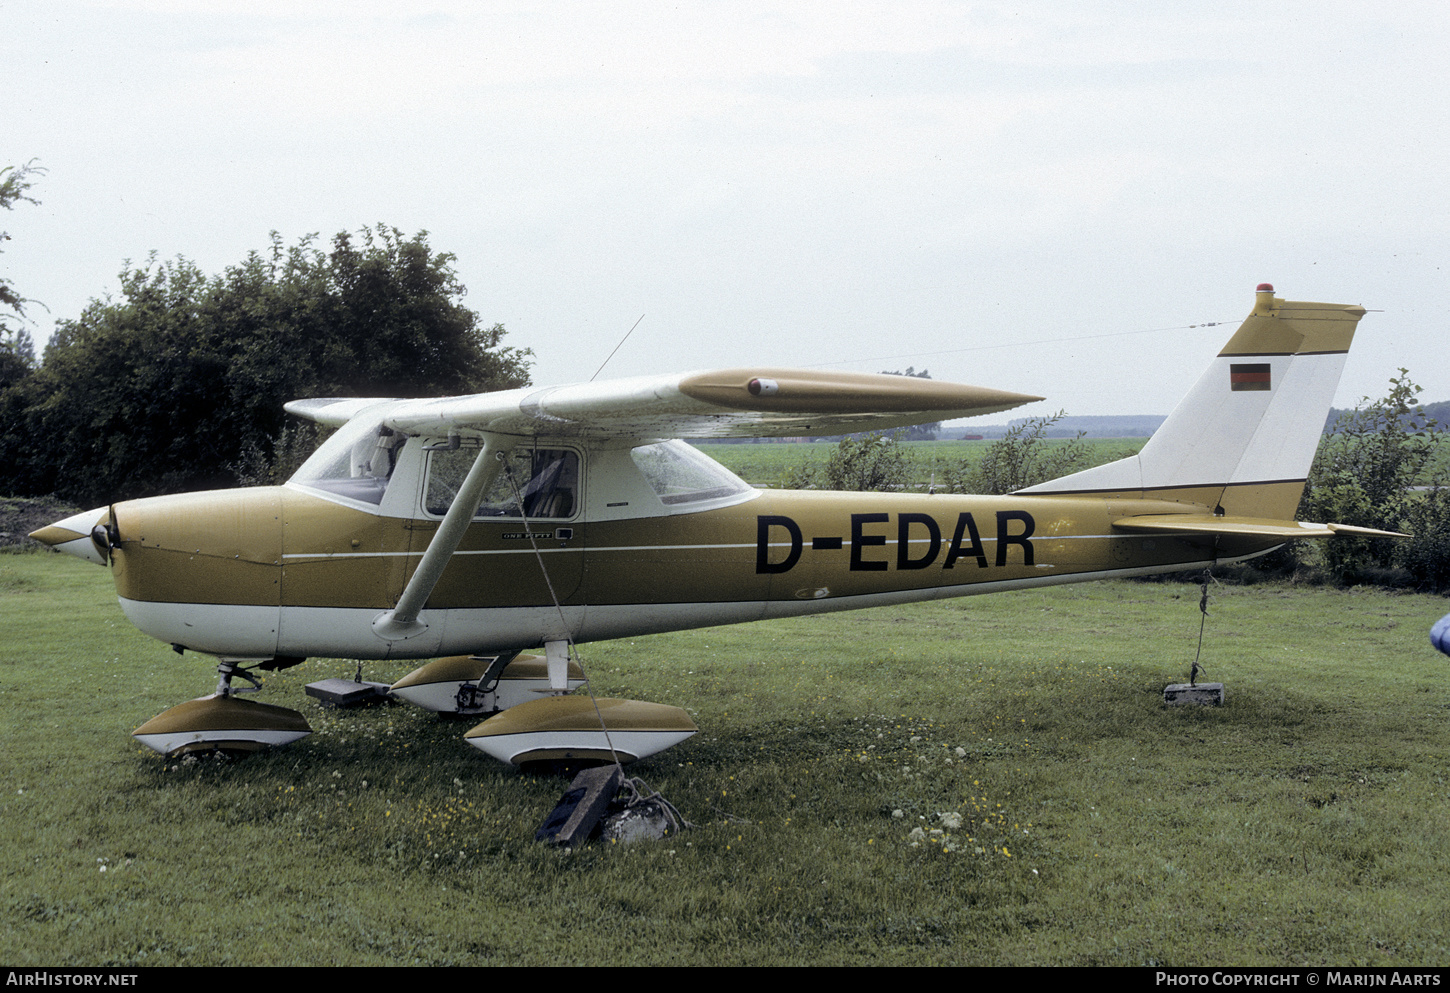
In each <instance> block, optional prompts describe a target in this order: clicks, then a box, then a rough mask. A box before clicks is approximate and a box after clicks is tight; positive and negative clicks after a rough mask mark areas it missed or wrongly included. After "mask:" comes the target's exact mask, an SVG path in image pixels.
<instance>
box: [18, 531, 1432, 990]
mask: <svg viewBox="0 0 1450 993" xmlns="http://www.w3.org/2000/svg"><path fill="white" fill-rule="evenodd" d="M1447 606H1450V601H1447V600H1445V599H1443V598H1439V597H1430V596H1417V595H1404V594H1386V593H1380V592H1374V591H1368V590H1360V589H1355V590H1348V591H1339V590H1331V589H1300V588H1294V587H1290V586H1273V585H1262V586H1254V587H1217V588H1215V589H1214V591H1213V600H1212V602H1211V604H1210V607H1209V610H1210V616H1209V619H1208V627H1207V634H1206V637H1205V639H1204V656H1203V658H1204V661H1205V663H1206V664H1207V665H1208V671H1209V678H1212V679H1217V680H1222V681H1224V682H1225V683H1226V684H1227V685H1228V705H1227V706H1226V707H1224V708H1222V709H1208V710H1199V709H1169V708H1165V707H1164V706H1163V704H1162V702H1161V694H1162V688H1163V685H1164V684H1165V683H1168V682H1174V681H1178V680H1180V679H1181V678H1183V676H1184V674H1185V673H1186V671H1187V668H1188V665H1189V663H1190V661H1191V660H1192V658H1193V656H1194V652H1195V648H1196V645H1197V637H1198V630H1199V612H1198V590H1197V588H1196V587H1193V586H1186V585H1181V584H1173V583H1154V584H1150V583H1103V584H1093V585H1085V586H1069V587H1061V588H1058V589H1051V590H1035V591H1028V592H1023V593H1013V594H1002V595H998V596H984V597H970V598H965V599H961V600H953V601H939V602H936V603H930V604H921V605H917V606H910V607H899V608H881V609H877V610H869V611H856V612H851V613H842V614H834V615H829V616H826V617H817V618H802V619H795V620H783V621H772V622H765V623H758V624H747V625H741V626H737V627H730V628H712V629H705V630H699V631H691V632H681V633H678V634H670V635H658V636H654V637H649V638H635V639H626V640H621V641H614V642H606V643H600V644H593V645H585V646H583V661H584V665H585V667H586V670H587V671H588V673H589V674H590V676H591V678H592V681H593V688H594V690H595V692H597V693H599V694H601V695H609V696H626V697H634V698H639V699H647V700H656V701H660V702H664V703H672V704H677V705H680V706H683V707H685V708H687V709H688V710H689V711H690V713H691V714H692V715H693V716H694V718H695V720H696V722H697V723H698V724H699V725H700V728H701V730H700V733H699V734H697V735H696V736H695V737H694V738H692V739H690V740H689V741H687V742H686V743H684V744H682V745H680V746H678V747H676V748H674V749H671V750H670V751H668V752H665V753H663V754H661V755H659V756H656V757H654V758H653V759H650V760H648V761H646V762H643V763H640V764H638V765H637V766H635V767H632V768H633V771H634V773H635V774H636V775H640V776H643V777H644V778H645V779H646V780H648V782H649V783H650V785H651V786H653V787H655V788H658V789H659V790H661V791H662V792H663V793H664V795H665V796H666V797H668V798H669V799H670V800H672V801H673V802H674V803H675V804H676V805H678V807H679V808H680V810H681V811H682V813H683V814H684V815H685V816H686V817H687V818H688V819H689V820H691V821H692V822H694V824H695V825H697V826H696V827H695V828H693V829H691V830H688V831H686V832H685V833H683V834H681V835H679V836H677V837H671V838H667V839H666V840H664V841H661V842H654V843H642V844H639V845H635V846H629V847H619V846H608V845H599V844H592V845H590V846H588V847H586V848H582V849H580V850H578V851H574V852H572V853H566V852H561V851H556V850H554V849H551V848H548V847H546V846H544V845H542V844H540V843H538V842H535V841H534V840H533V832H534V830H535V829H536V828H537V827H538V825H539V824H540V823H541V822H542V820H543V818H544V816H545V815H546V813H547V812H548V811H549V810H550V808H551V807H552V806H553V805H554V803H555V802H556V801H557V799H558V798H559V795H560V794H561V793H562V792H563V789H564V786H565V783H564V781H562V780H558V779H550V778H540V777H533V776H526V775H521V774H520V773H518V772H516V771H514V770H512V769H510V768H507V767H503V766H500V765H498V764H497V763H495V762H493V761H492V760H490V759H487V758H485V757H483V756H482V755H480V754H479V753H478V752H476V751H475V750H474V749H472V748H470V747H469V746H468V745H467V744H465V743H464V742H463V741H462V739H461V735H462V733H463V731H464V730H465V729H466V728H467V727H468V724H467V723H462V724H459V723H454V722H450V721H445V720H440V719H439V718H437V717H435V716H433V715H431V714H427V713H424V712H422V711H419V710H416V709H413V708H410V707H407V706H405V705H396V706H382V707H376V708H373V709H369V710H363V711H356V712H348V711H325V710H322V709H320V708H319V707H318V705H317V703H316V701H314V700H312V699H310V698H308V697H307V696H306V695H305V694H304V691H303V686H304V684H305V683H307V682H310V681H313V680H316V679H322V678H328V677H334V676H349V677H350V676H351V675H352V673H353V664H352V663H350V662H347V661H345V660H321V659H314V660H312V661H309V662H307V663H306V664H304V665H302V666H299V667H297V668H295V669H290V670H287V671H285V672H281V673H277V674H275V675H272V676H269V677H268V678H267V680H266V689H265V692H264V693H263V695H262V697H263V699H265V700H267V701H268V702H272V703H278V704H282V705H285V706H290V707H294V708H297V709H299V710H301V711H303V712H304V713H305V714H306V715H307V717H308V719H309V720H310V721H311V722H312V726H313V728H314V731H315V733H314V734H313V735H312V736H311V737H310V738H308V739H306V740H304V741H302V742H299V743H298V744H296V745H293V746H291V747H289V748H286V749H282V750H279V751H276V752H273V753H269V754H263V755H259V756H256V757H254V758H250V759H247V760H245V761H241V762H236V763H218V762H211V761H208V762H167V761H163V760H162V759H160V758H159V757H157V756H155V755H153V754H151V753H149V752H147V751H145V750H143V749H141V748H140V747H139V746H137V745H136V744H135V743H134V742H133V741H132V740H131V739H130V737H129V732H130V731H131V730H133V729H134V728H135V727H136V726H137V725H138V724H139V723H141V722H142V721H143V720H145V719H147V718H149V717H150V716H152V715H153V714H155V713H157V712H159V711H161V710H163V709H165V708H167V707H170V706H172V705H174V704H176V703H178V702H180V701H182V700H185V699H188V698H190V697H194V696H197V695H199V694H201V693H205V692H207V691H209V690H210V688H211V685H212V684H213V683H214V682H215V678H216V677H215V673H214V671H213V669H214V666H213V665H212V663H211V662H210V661H209V660H207V659H205V658H199V657H197V656H194V655H191V654H188V655H186V656H185V657H178V656H177V655H175V654H173V653H172V652H171V651H170V649H169V648H167V646H165V645H162V644H159V643H157V642H154V641H151V640H150V639H148V638H146V637H145V636H143V635H141V634H139V633H138V632H137V631H135V630H134V629H133V628H132V627H131V626H130V625H129V624H128V623H127V622H126V621H125V619H124V618H123V617H122V615H121V613H120V611H119V609H118V607H117V605H116V601H115V596H114V591H113V589H112V588H111V586H110V582H109V576H108V575H107V573H106V572H105V570H103V569H100V568H97V567H95V566H92V565H89V564H87V563H84V562H81V561H79V560H76V559H73V558H69V557H66V556H57V555H49V554H32V555H5V556H0V623H3V630H4V637H3V638H0V735H3V741H4V742H5V747H4V748H3V749H0V783H3V784H4V790H3V791H0V864H3V866H4V867H5V869H4V872H3V873H0V961H4V962H6V963H7V964H9V965H10V966H12V967H15V966H19V967H24V966H33V965H118V966H136V965H179V964H189V965H333V964H335V965H354V966H358V965H410V964H420V965H493V964H500V965H561V964H581V965H582V964H593V965H616V964H619V965H622V964H631V965H646V964H670V965H743V964H761V965H778V964H793V965H826V964H831V965H929V964H943V965H1032V964H1044V965H1048V964H1053V965H1125V966H1163V965H1180V966H1182V965H1226V964H1243V965H1263V966H1286V965H1423V966H1441V965H1443V964H1444V963H1445V962H1446V961H1447V960H1450V937H1447V934H1450V928H1447V926H1446V922H1447V920H1450V849H1447V846H1446V845H1445V825H1446V824H1447V823H1450V774H1447V772H1446V770H1447V768H1450V704H1447V700H1446V692H1445V688H1444V686H1445V684H1444V673H1445V665H1446V663H1447V660H1446V659H1445V658H1443V657H1442V656H1439V655H1437V654H1436V653H1435V652H1434V651H1433V650H1432V649H1431V648H1430V646H1429V645H1428V643H1427V638H1426V632H1427V630H1428V628H1429V626H1430V624H1431V623H1432V622H1433V621H1434V620H1435V619H1436V618H1438V617H1439V616H1440V615H1441V614H1442V613H1444V612H1445V611H1446V609H1447ZM412 665H413V663H408V662H394V663H370V664H369V665H368V666H367V667H366V669H365V675H366V676H367V677H369V678H373V679H383V680H392V679H396V678H397V677H399V676H401V675H402V674H403V673H405V672H407V671H408V670H409V669H410V668H411V667H412Z"/></svg>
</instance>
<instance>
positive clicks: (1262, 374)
mask: <svg viewBox="0 0 1450 993" xmlns="http://www.w3.org/2000/svg"><path fill="white" fill-rule="evenodd" d="M1228 381H1229V389H1230V390H1232V391H1233V392H1235V393H1237V392H1239V391H1240V390H1267V389H1269V363H1267V362H1235V363H1233V364H1231V365H1230V366H1229V368H1228Z"/></svg>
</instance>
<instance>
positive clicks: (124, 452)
mask: <svg viewBox="0 0 1450 993" xmlns="http://www.w3.org/2000/svg"><path fill="white" fill-rule="evenodd" d="M453 265H454V257H453V256H452V255H450V254H448V253H443V252H435V251H433V249H432V248H431V247H430V246H429V244H428V236H427V233H426V232H419V233H418V234H416V235H414V236H413V237H411V238H409V237H405V236H404V235H403V234H402V233H401V232H399V231H398V230H397V229H395V228H390V227H386V226H384V225H378V226H377V227H374V228H370V229H364V230H362V231H359V232H357V233H355V234H354V233H351V232H346V231H344V232H340V233H339V234H337V235H335V236H334V237H333V238H332V240H331V242H330V244H329V245H327V247H326V248H324V247H322V246H320V245H319V244H318V242H317V239H316V237H315V236H309V237H305V238H302V239H301V240H300V241H298V242H297V243H296V244H293V245H290V246H289V245H286V244H284V243H283V241H282V239H281V238H280V236H278V235H277V234H275V233H273V235H272V239H271V244H270V246H269V247H268V248H267V249H266V250H265V251H260V252H252V253H250V254H249V255H248V256H247V257H246V259H245V260H243V261H242V262H241V263H239V264H237V265H234V266H231V267H229V268H227V269H226V270H225V271H224V272H222V273H220V274H218V275H208V274H206V273H204V272H202V271H201V270H200V269H199V268H198V267H197V266H196V265H195V264H194V263H192V262H190V261H188V260H187V259H185V258H177V259H174V260H169V261H163V260H159V259H157V258H156V256H155V255H152V256H150V257H149V258H147V260H146V261H145V262H144V263H142V264H141V265H138V266H133V265H132V264H130V263H129V262H128V263H126V264H125V265H124V266H123V268H122V271H121V274H120V290H119V294H118V295H117V296H116V297H110V296H107V297H105V298H102V299H94V300H92V301H91V302H90V303H89V304H88V305H87V306H86V307H85V309H84V311H83V312H82V313H81V314H80V316H79V317H76V318H73V319H66V320H61V321H59V322H57V324H56V328H55V332H54V334H53V336H52V337H51V340H50V342H49V344H47V345H46V348H45V352H44V356H43V359H42V361H40V362H37V361H36V360H35V356H34V354H33V350H28V349H27V348H26V347H25V346H26V344H27V343H28V340H29V339H28V337H25V336H23V329H22V333H12V332H10V331H7V332H6V336H5V338H4V339H3V340H0V369H3V370H4V373H3V374H4V377H5V378H4V379H3V380H0V493H9V494H11V495H16V496H35V495H42V494H55V495H56V496H58V497H61V498H63V499H65V500H68V501H71V502H74V503H79V504H83V505H87V506H94V505H96V504H99V503H104V502H108V501H112V500H119V499H129V498H132V497H139V496H149V495H153V494H158V493H165V492H174V491H177V490H185V489H201V488H207V487H220V486H232V485H236V483H237V481H238V479H239V477H243V478H247V479H248V481H252V480H254V479H255V477H256V475H257V474H258V472H259V471H263V472H265V467H266V466H267V465H268V464H272V463H275V462H278V461H285V460H287V459H288V458H289V457H292V458H295V449H296V448H297V447H298V446H297V444H296V442H297V440H298V436H297V434H296V431H295V430H287V429H286V420H287V415H286V414H285V412H284V411H283V410H282V405H283V404H284V403H285V402H287V401H288V400H294V399H297V398H299V397H307V396H385V397H411V396H430V395H438V394H466V393H477V392H483V391H486V390H496V389H507V388H511V387H516V386H523V385H526V384H527V383H528V382H529V366H530V362H531V356H532V352H531V351H530V350H529V349H527V348H522V349H521V348H513V347H508V346H505V345H504V344H503V343H502V342H503V338H504V335H505V331H504V328H503V326H502V325H499V324H494V325H492V326H487V325H485V324H484V323H483V322H481V321H480V319H479V317H478V315H477V314H476V313H474V312H473V311H472V310H469V309H468V308H467V307H465V306H463V304H462V299H463V296H464V292H465V290H464V287H463V285H462V283H461V282H460V281H459V279H458V276H457V273H456V272H455V270H454V267H453ZM11 313H12V315H13V314H15V309H14V308H13V307H12V309H11ZM303 447H305V445H304V446H303ZM259 466H260V467H262V468H261V469H260V470H259Z"/></svg>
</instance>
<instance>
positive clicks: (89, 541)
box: [30, 507, 111, 565]
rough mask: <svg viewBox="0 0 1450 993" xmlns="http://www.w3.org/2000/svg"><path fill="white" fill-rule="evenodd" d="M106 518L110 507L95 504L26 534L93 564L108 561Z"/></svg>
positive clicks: (108, 517)
mask: <svg viewBox="0 0 1450 993" xmlns="http://www.w3.org/2000/svg"><path fill="white" fill-rule="evenodd" d="M110 521H111V508H110V507H97V508H96V509H95V510H86V511H82V512H81V513H79V514H72V515H71V516H70V517H67V518H66V519H65V520H63V521H56V522H55V523H54V524H48V525H46V526H45V527H43V528H41V529H40V530H38V531H32V532H30V537H32V538H34V539H35V540H36V541H38V542H40V543H41V544H44V545H49V546H50V547H51V548H54V549H55V550H56V551H58V552H67V553H69V554H71V555H74V556H76V557H77V558H82V559H85V560H86V561H87V562H94V563H96V565H108V564H110V560H111V556H110V551H111V548H110V543H109V542H108V541H107V540H106V536H105V531H106V525H108V524H109V523H110ZM97 528H99V529H100V532H99V534H98V533H96V532H97Z"/></svg>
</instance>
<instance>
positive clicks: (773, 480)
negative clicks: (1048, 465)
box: [697, 438, 1147, 489]
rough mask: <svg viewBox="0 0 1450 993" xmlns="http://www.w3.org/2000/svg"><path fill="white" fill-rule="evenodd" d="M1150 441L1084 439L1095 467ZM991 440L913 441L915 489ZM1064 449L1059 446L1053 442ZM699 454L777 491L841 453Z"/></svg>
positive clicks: (811, 448)
mask: <svg viewBox="0 0 1450 993" xmlns="http://www.w3.org/2000/svg"><path fill="white" fill-rule="evenodd" d="M1146 440H1147V439H1146V438H1099V439H1088V438H1084V439H1083V442H1082V443H1083V444H1084V445H1086V446H1088V448H1089V449H1090V450H1091V451H1092V452H1093V462H1092V464H1093V465H1098V464H1101V463H1103V462H1111V461H1112V460H1113V459H1116V458H1121V457H1122V456H1123V455H1124V454H1126V453H1128V452H1130V451H1137V450H1138V449H1139V448H1141V447H1142V446H1143V443H1144V442H1145V441H1146ZM990 444H992V442H990V441H960V440H958V441H908V442H905V447H906V450H907V451H908V452H909V453H910V454H911V458H912V462H913V464H914V466H915V481H914V484H913V485H915V486H918V487H921V488H923V489H924V488H925V487H927V486H928V485H930V484H931V483H932V482H933V481H934V477H935V476H940V475H941V473H942V469H943V467H944V466H956V465H960V464H962V463H966V464H967V465H968V466H971V465H975V464H976V463H977V461H978V460H979V459H980V458H981V457H982V453H983V452H985V451H986V450H987V446H988V445H990ZM1049 444H1060V442H1049ZM697 447H698V448H699V449H700V451H702V452H704V453H705V454H706V455H709V456H710V457H711V458H712V459H714V460H715V461H717V462H719V463H720V464H721V465H723V466H725V467H726V468H727V469H729V470H730V471H731V472H733V473H735V474H736V475H737V476H739V477H741V478H742V479H744V480H745V481H746V482H747V483H752V484H754V485H756V486H778V485H780V482H781V480H782V479H783V478H785V476H786V474H787V473H788V472H789V471H790V470H791V469H792V468H794V467H796V466H800V465H803V464H809V463H815V464H820V463H824V462H825V461H826V460H827V459H829V458H830V457H831V453H832V452H834V451H835V450H836V443H835V442H832V441H810V442H789V443H782V444H773V443H768V442H762V443H759V444H745V445H722V444H710V443H705V444H699V445H697Z"/></svg>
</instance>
